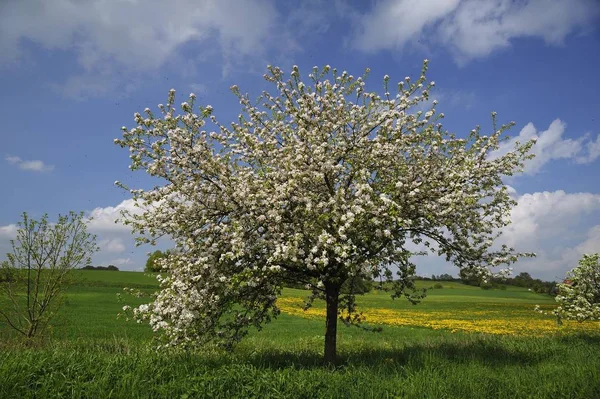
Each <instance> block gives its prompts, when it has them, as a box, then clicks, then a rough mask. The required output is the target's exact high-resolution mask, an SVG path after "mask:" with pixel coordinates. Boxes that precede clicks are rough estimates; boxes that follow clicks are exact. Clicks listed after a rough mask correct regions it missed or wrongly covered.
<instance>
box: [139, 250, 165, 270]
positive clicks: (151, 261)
mask: <svg viewBox="0 0 600 399" xmlns="http://www.w3.org/2000/svg"><path fill="white" fill-rule="evenodd" d="M167 256H168V254H167V253H166V252H162V251H161V250H156V251H154V252H152V253H151V254H150V256H149V257H148V260H147V261H146V267H145V268H144V271H145V272H147V273H157V272H160V271H161V266H160V264H159V263H158V262H157V261H158V260H159V259H165V258H166V257H167Z"/></svg>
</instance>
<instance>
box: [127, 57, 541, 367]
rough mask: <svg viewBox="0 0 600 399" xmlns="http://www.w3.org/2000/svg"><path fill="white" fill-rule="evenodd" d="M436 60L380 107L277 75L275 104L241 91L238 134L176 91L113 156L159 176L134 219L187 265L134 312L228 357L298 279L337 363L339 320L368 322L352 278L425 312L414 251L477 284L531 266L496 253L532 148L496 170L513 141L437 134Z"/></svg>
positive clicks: (270, 76) (351, 91) (341, 87)
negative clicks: (498, 270) (502, 268)
mask: <svg viewBox="0 0 600 399" xmlns="http://www.w3.org/2000/svg"><path fill="white" fill-rule="evenodd" d="M426 70H427V62H425V63H424V66H423V69H422V71H421V75H420V76H419V77H418V79H416V80H415V81H414V82H413V81H412V79H410V78H409V77H407V78H405V79H404V80H403V81H400V82H399V83H398V84H397V94H395V95H393V94H390V92H389V91H390V90H391V87H390V86H391V85H390V78H389V76H387V75H386V76H385V77H384V79H383V83H384V84H383V86H384V91H385V93H384V94H383V96H380V95H378V94H377V93H376V92H369V91H367V89H366V77H367V74H368V72H369V70H368V69H367V71H366V72H365V74H364V75H363V76H361V77H354V76H353V75H351V74H349V73H348V72H346V71H343V72H341V73H339V72H338V71H337V70H336V69H332V68H331V67H329V66H325V67H324V68H322V69H319V68H317V67H315V68H314V69H313V71H312V72H311V73H310V74H309V75H308V83H305V82H304V80H303V78H302V77H301V74H300V71H299V68H298V67H296V66H294V67H293V68H292V71H291V74H290V76H289V78H286V77H285V75H284V73H283V71H282V70H281V69H280V68H278V67H272V66H269V67H268V73H266V74H265V75H264V78H265V80H266V81H267V82H268V83H269V84H271V85H272V87H273V88H274V94H272V93H269V92H268V91H264V92H263V93H262V95H261V96H260V97H259V98H258V99H257V100H256V101H252V100H251V99H250V96H249V95H248V94H244V93H243V92H242V91H241V90H240V89H239V88H238V87H237V86H232V87H231V90H232V92H233V93H234V94H235V95H236V96H237V97H238V99H239V102H240V104H241V113H240V115H239V117H238V120H237V121H236V122H232V123H231V124H221V123H220V122H219V121H218V120H217V118H216V117H215V116H214V115H213V108H212V107H211V106H210V105H206V106H198V105H197V104H196V96H195V95H194V94H190V96H189V99H188V100H187V101H186V102H183V103H182V104H181V113H179V114H177V113H176V108H175V91H174V90H171V91H170V93H169V96H168V101H167V104H166V105H162V104H160V105H159V110H160V114H159V115H156V116H155V114H154V113H153V112H152V111H151V110H150V109H148V108H147V109H146V110H145V111H144V115H143V116H142V115H141V114H139V113H136V114H135V122H136V124H137V126H136V127H134V128H132V129H128V128H126V127H123V128H122V130H123V137H122V138H120V139H116V140H115V142H116V144H118V145H120V146H121V147H126V148H128V150H129V151H130V158H131V166H130V167H131V169H133V170H138V169H140V170H145V171H146V172H147V173H148V174H149V175H151V176H154V177H157V178H159V179H160V181H161V182H164V184H161V185H159V186H157V187H155V188H153V189H150V190H144V189H130V188H128V187H127V186H126V185H124V184H122V183H118V184H119V185H120V186H122V187H124V188H126V189H128V190H130V192H131V194H132V196H133V198H134V199H135V200H136V201H137V203H138V204H139V205H140V207H141V208H142V211H140V212H136V213H133V212H132V213H126V214H125V218H124V219H125V222H126V223H128V224H129V225H131V226H132V227H133V230H134V232H137V233H138V234H139V238H138V239H139V242H140V243H144V242H151V243H152V242H154V241H155V240H156V239H157V238H158V237H161V236H163V235H167V236H170V237H172V238H173V239H174V240H175V242H176V243H177V246H178V249H179V251H180V252H179V253H178V254H176V255H174V256H170V257H169V264H168V266H167V267H168V270H169V272H170V273H169V274H168V275H167V276H165V277H161V287H162V289H161V290H160V291H159V292H158V293H157V296H156V298H155V300H154V301H153V302H152V303H151V304H150V305H143V306H142V307H138V308H136V309H135V310H134V313H135V314H136V316H137V317H139V318H142V319H146V320H148V321H149V322H150V324H151V325H152V327H153V328H154V329H155V330H162V331H163V332H164V333H165V338H166V340H167V341H166V342H167V345H181V346H188V345H198V344H202V343H204V342H206V341H210V340H212V341H216V342H217V343H220V344H223V345H225V346H227V347H230V346H231V345H233V344H234V343H235V342H237V341H238V340H240V339H241V338H242V337H243V336H244V335H245V334H246V331H247V330H248V328H249V327H251V326H256V327H258V328H260V326H261V325H263V324H264V323H265V322H268V321H270V320H271V318H272V317H274V316H277V314H278V313H279V309H278V307H277V296H278V295H279V293H280V291H281V287H282V286H283V284H284V283H286V282H294V283H302V284H305V285H306V286H307V287H308V288H309V289H310V290H311V291H312V295H311V296H310V297H309V298H308V299H307V306H310V304H311V303H312V301H313V300H314V299H315V298H322V299H325V300H326V303H327V318H326V334H325V358H326V361H328V362H329V361H333V360H334V359H335V353H336V352H335V342H336V341H335V339H336V338H335V337H336V329H337V320H338V317H339V318H341V320H342V321H343V322H345V323H346V324H357V323H360V321H361V318H360V316H359V313H358V312H357V311H356V306H355V295H354V293H353V292H352V290H349V291H344V292H342V291H341V287H342V285H343V284H344V283H345V282H346V281H347V280H348V279H352V278H354V277H357V276H358V277H360V278H365V279H371V278H373V277H378V276H384V277H385V278H386V279H387V280H390V281H393V284H392V286H393V289H392V293H391V294H392V297H401V296H403V297H405V298H407V299H408V300H409V301H411V302H417V301H419V300H420V299H421V298H422V297H423V295H424V293H423V292H422V291H419V290H416V289H415V287H414V284H413V280H412V277H413V276H414V275H415V265H414V264H413V263H412V262H411V256H413V255H414V254H415V252H414V250H411V248H414V245H413V244H417V245H421V246H423V248H426V249H427V250H430V251H431V252H433V253H435V254H437V255H440V256H443V257H445V259H446V260H448V261H450V262H453V263H454V264H455V265H456V266H458V267H459V268H461V269H469V270H470V273H471V274H473V275H478V276H481V277H483V278H486V277H490V276H492V272H491V271H490V269H489V267H495V266H499V265H508V264H510V263H513V262H515V261H516V260H517V258H518V257H519V256H523V255H527V254H520V253H515V252H514V250H513V249H511V248H507V247H506V246H501V247H493V245H494V239H495V238H496V237H498V235H499V234H500V233H499V230H500V229H501V228H502V227H503V226H505V225H507V224H508V223H509V218H508V215H509V212H510V209H511V207H512V206H514V205H515V202H514V200H512V199H511V198H510V196H509V195H508V191H507V189H506V187H505V186H504V184H503V183H502V177H503V176H510V175H512V174H513V173H515V172H517V171H519V170H522V167H523V162H524V161H525V160H526V159H528V158H529V157H530V155H528V153H529V150H530V148H531V146H532V144H533V143H532V142H528V143H521V144H517V145H516V147H515V148H514V150H513V151H510V152H508V153H506V154H504V155H501V156H497V157H490V156H489V154H490V153H491V152H492V151H493V150H495V149H498V148H499V143H500V141H501V139H502V137H503V133H504V132H505V131H506V130H507V129H508V128H509V127H510V126H512V125H513V123H509V124H506V125H502V126H497V125H496V119H495V114H494V113H493V114H492V119H493V131H492V132H491V133H490V134H488V135H484V134H482V133H481V131H480V128H479V127H476V128H475V129H473V130H472V131H471V132H470V134H469V135H468V137H467V138H458V137H456V136H455V135H454V134H450V133H449V132H447V131H445V130H444V129H443V127H442V125H441V123H439V121H440V119H441V118H443V114H438V113H437V112H436V110H435V107H436V104H437V102H435V101H433V102H432V103H430V108H429V109H428V110H426V111H422V110H414V109H415V108H416V106H419V105H421V106H422V105H423V104H425V105H426V106H427V103H426V101H427V100H429V98H430V90H432V88H433V87H434V82H428V81H427V79H426V75H425V74H426Z"/></svg>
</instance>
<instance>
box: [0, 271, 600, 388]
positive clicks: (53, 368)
mask: <svg viewBox="0 0 600 399" xmlns="http://www.w3.org/2000/svg"><path fill="white" fill-rule="evenodd" d="M77 280H78V282H77V284H75V285H73V286H72V287H71V288H70V289H69V291H68V295H67V296H66V298H65V302H64V304H63V307H62V309H61V311H60V313H59V314H58V315H57V316H56V318H55V319H54V323H53V327H52V329H51V330H49V332H48V338H47V339H46V340H44V341H42V342H38V343H36V344H35V345H33V346H29V347H26V346H24V345H22V344H20V343H19V342H18V341H17V340H15V337H14V334H12V333H11V331H10V330H8V328H7V327H6V326H5V325H2V324H0V339H1V341H0V398H22V397H37V398H43V397H52V398H58V397H78V398H80V397H81V398H84V397H86V398H109V397H112V398H138V397H139V398H153V397H167V398H194V397H202V398H204V397H206V398H210V397H215V398H220V397H227V398H236V397H239V398H253V397H256V398H259V397H260V398H339V397H346V398H395V397H401V398H402V397H406V398H550V397H552V398H600V356H598V354H599V353H600V325H599V324H598V323H597V322H596V323H593V322H592V323H582V324H579V323H567V324H565V325H563V326H557V324H556V322H555V320H554V319H553V318H552V317H550V316H544V315H541V314H539V313H536V312H534V311H533V308H534V306H535V305H536V304H538V305H541V306H542V308H544V309H551V308H552V306H553V304H554V299H553V298H552V297H550V296H547V295H540V294H535V293H533V292H530V291H527V290H526V289H522V288H517V287H510V286H509V287H506V289H505V290H500V289H493V290H482V289H481V288H479V287H471V286H466V285H463V284H460V283H454V282H450V283H448V282H443V283H442V284H443V288H442V289H431V290H429V291H428V296H427V298H425V299H424V300H423V302H422V303H420V304H418V305H416V306H413V305H410V304H409V303H408V302H407V301H405V300H404V301H403V300H394V301H393V300H391V299H390V297H389V294H386V293H384V292H380V291H376V290H375V291H373V292H371V293H369V294H367V295H365V296H361V297H359V302H358V303H359V307H360V309H361V311H363V312H364V315H365V318H366V322H367V324H368V325H371V326H381V327H383V331H381V332H369V331H364V330H361V329H358V328H355V327H349V328H346V327H344V326H343V325H340V326H339V327H338V353H339V357H340V359H339V365H338V366H337V367H324V366H323V365H322V353H323V339H324V337H323V335H324V317H323V315H324V306H323V304H322V303H321V304H319V303H317V304H316V306H315V307H314V308H312V309H310V310H309V311H308V312H304V311H302V309H301V305H302V301H303V298H304V297H305V296H306V294H307V293H306V292H305V291H302V290H294V289H285V290H284V292H283V295H282V297H281V298H280V300H279V304H280V307H281V309H282V314H281V315H280V316H279V317H278V318H277V319H276V320H275V321H273V322H272V323H270V324H268V325H266V326H265V328H264V329H262V330H261V331H251V333H250V334H249V336H248V337H247V338H246V339H245V340H244V341H242V343H241V344H240V345H239V346H237V347H236V348H235V349H234V350H233V351H232V352H224V351H222V350H219V349H216V348H213V347H210V346H207V347H206V348H203V349H202V350H197V351H193V352H177V351H170V352H156V351H155V350H153V348H152V343H153V342H152V340H153V333H152V331H151V330H150V329H149V327H148V326H146V325H144V324H137V323H135V322H131V321H130V322H126V321H125V320H124V319H117V313H118V312H119V311H120V310H121V308H122V306H123V304H124V303H122V302H119V301H118V300H117V294H118V293H122V292H123V290H122V288H123V287H132V288H140V289H143V290H147V291H148V292H151V291H153V290H155V289H156V287H157V283H156V280H155V278H154V277H153V276H151V275H147V274H143V273H133V272H110V271H78V276H77ZM419 284H421V285H422V286H424V287H429V286H431V285H433V283H432V282H430V281H420V282H419ZM124 298H125V302H126V303H127V304H130V305H135V304H138V303H142V302H143V299H135V298H132V297H128V296H124Z"/></svg>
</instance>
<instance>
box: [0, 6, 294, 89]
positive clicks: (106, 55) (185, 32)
mask: <svg viewBox="0 0 600 399" xmlns="http://www.w3.org/2000/svg"><path fill="white" fill-rule="evenodd" d="M276 17H277V11H276V9H275V7H274V5H273V4H272V2H270V1H266V0H248V1H243V2H239V1H235V0H205V1H195V0H173V1H160V0H148V1H143V2H142V1H138V0H122V1H77V2H74V1H71V0H56V1H53V2H51V3H49V2H47V1H44V0H37V1H36V0H33V1H15V2H9V3H7V4H3V5H2V12H0V54H2V58H1V59H0V64H3V63H4V64H7V65H15V63H16V62H17V61H18V60H19V59H22V58H23V57H24V56H26V55H27V54H26V53H25V48H24V47H23V43H25V42H27V41H30V42H33V43H35V44H37V45H40V46H41V47H43V48H45V49H48V50H54V51H56V50H59V51H67V52H71V51H72V52H74V53H75V55H76V58H77V62H78V65H79V66H80V68H81V70H82V71H83V72H82V73H81V74H80V75H79V76H71V77H70V78H69V79H68V80H67V81H66V82H65V83H64V87H63V90H62V91H63V92H64V93H65V94H67V95H72V96H74V97H82V96H87V95H101V94H105V93H106V91H107V87H108V88H109V89H110V90H112V88H115V87H121V86H122V85H121V84H120V83H119V85H117V84H116V83H115V79H117V78H120V79H124V77H125V76H127V77H131V76H136V75H137V74H136V73H137V72H140V71H142V72H143V71H155V70H157V69H158V68H159V67H161V66H163V65H164V64H165V63H166V62H167V61H168V60H169V59H177V58H178V55H177V53H178V50H179V49H180V48H181V47H182V46H183V45H185V44H188V43H197V44H201V45H203V46H202V47H200V48H196V49H195V51H196V53H198V54H199V56H202V57H203V58H207V57H208V56H210V58H211V59H214V58H215V57H214V53H215V48H218V49H219V52H218V55H220V56H221V57H222V60H218V62H219V63H221V64H223V68H231V65H232V64H235V63H239V64H243V63H244V62H246V61H247V60H248V59H249V58H255V57H261V56H262V55H264V51H265V48H266V46H267V44H269V43H274V42H273V41H272V40H270V38H271V37H272V36H273V35H276V34H278V30H279V29H281V28H282V26H280V25H281V24H279V25H278V23H279V22H280V21H277V18H276ZM127 72H130V73H127ZM134 72H135V73H134ZM121 83H122V82H121ZM61 86H63V85H61Z"/></svg>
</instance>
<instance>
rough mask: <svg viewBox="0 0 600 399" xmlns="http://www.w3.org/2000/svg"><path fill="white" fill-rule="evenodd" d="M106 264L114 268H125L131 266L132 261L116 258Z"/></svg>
mask: <svg viewBox="0 0 600 399" xmlns="http://www.w3.org/2000/svg"><path fill="white" fill-rule="evenodd" d="M108 263H109V264H111V265H115V266H127V265H131V264H133V261H132V260H131V258H117V259H113V260H111V261H110V262H108Z"/></svg>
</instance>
